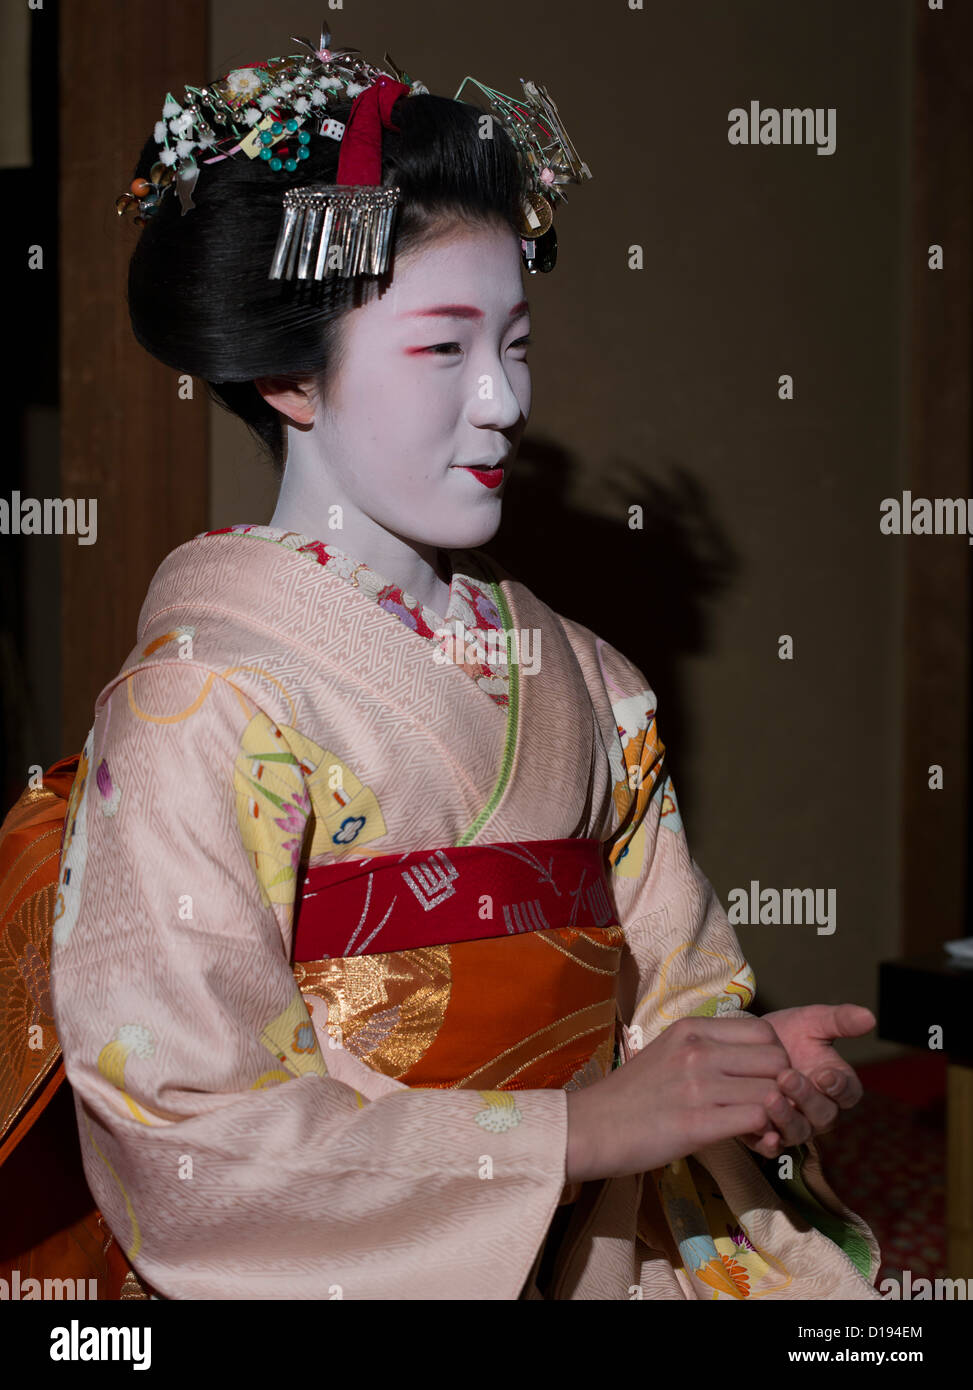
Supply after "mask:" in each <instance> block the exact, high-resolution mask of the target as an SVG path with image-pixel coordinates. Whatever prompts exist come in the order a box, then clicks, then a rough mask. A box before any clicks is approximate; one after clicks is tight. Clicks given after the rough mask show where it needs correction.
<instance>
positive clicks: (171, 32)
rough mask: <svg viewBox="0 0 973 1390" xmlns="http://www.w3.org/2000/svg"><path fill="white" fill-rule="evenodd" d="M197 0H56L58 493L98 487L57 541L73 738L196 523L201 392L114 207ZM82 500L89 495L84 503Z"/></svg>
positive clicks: (192, 48) (203, 489)
mask: <svg viewBox="0 0 973 1390" xmlns="http://www.w3.org/2000/svg"><path fill="white" fill-rule="evenodd" d="M208 17H209V5H208V3H203V2H202V0H201V2H200V3H194V4H189V5H187V4H186V3H185V0H152V3H151V4H132V3H131V0H72V3H71V4H70V5H62V6H61V7H60V25H61V29H60V84H61V86H60V92H61V120H60V139H61V167H60V219H59V228H60V238H59V265H60V300H61V321H60V327H61V367H60V373H61V482H60V486H61V496H62V497H65V498H67V497H75V498H81V497H83V498H94V499H95V501H96V503H97V512H96V517H97V540H96V542H95V543H94V544H92V545H78V544H65V545H64V546H63V550H62V558H63V565H62V580H61V604H62V608H61V648H62V687H61V688H62V702H61V708H62V738H63V750H64V752H65V753H69V752H73V751H75V750H77V749H78V748H80V746H81V744H82V742H83V739H84V735H85V732H86V730H87V729H88V726H89V725H90V723H91V720H92V712H93V705H94V701H95V699H96V697H97V695H98V692H99V691H100V690H101V688H102V687H103V686H104V685H105V683H106V682H107V681H108V680H110V679H111V677H112V676H113V675H114V674H115V672H116V671H117V670H118V668H119V666H120V665H121V663H122V661H123V660H124V659H125V657H126V656H127V655H128V653H129V651H130V650H131V649H132V647H133V646H134V645H135V638H136V623H137V619H138V614H139V609H140V607H141V604H142V600H143V598H144V597H145V591H146V588H147V586H148V583H149V580H150V579H151V577H152V574H153V572H154V570H155V569H156V567H157V566H158V564H159V562H160V561H161V560H162V559H163V558H164V556H165V555H166V554H167V553H168V551H170V550H172V549H173V548H174V547H175V546H177V545H179V544H181V543H182V542H183V541H186V540H189V539H190V537H192V536H193V535H194V534H195V533H196V532H197V531H202V530H204V529H205V527H206V525H207V519H208V497H209V481H208V474H209V458H208V403H207V400H206V396H205V390H204V389H203V388H201V386H200V384H199V383H198V382H197V383H195V384H194V388H195V389H194V393H195V399H192V400H181V399H179V397H178V394H177V382H178V378H177V374H176V373H175V372H174V371H172V370H170V369H169V368H166V367H163V366H162V365H161V364H160V363H158V362H156V361H155V360H154V359H153V358H151V357H149V355H148V354H147V353H146V352H145V351H144V350H143V349H142V348H141V347H139V345H138V344H137V343H136V341H135V338H134V336H133V334H132V331H131V327H130V324H129V318H128V309H127V304H126V280H127V267H128V258H129V256H130V254H131V250H132V247H133V246H134V244H135V239H136V238H137V236H138V229H137V228H136V227H135V226H134V225H133V224H132V223H131V221H130V219H129V218H124V219H119V217H118V216H117V214H116V212H115V208H114V202H115V198H116V197H117V195H118V194H119V193H122V192H125V191H126V190H127V188H128V185H129V182H130V181H131V178H132V173H133V170H134V166H135V163H136V160H137V159H138V156H139V154H140V152H141V148H142V145H143V144H144V142H145V140H146V139H147V138H148V137H149V136H150V135H151V134H152V130H153V127H154V125H155V123H156V121H157V120H159V119H160V117H161V115H162V105H163V102H164V100H165V96H166V92H167V91H169V90H172V91H173V92H174V93H175V92H176V91H177V90H178V92H179V93H180V94H181V91H182V87H183V86H184V85H185V84H186V83H187V82H189V83H192V84H194V85H202V84H203V83H205V82H206V81H207V80H208V79H209V78H211V77H212V74H211V73H210V72H209V71H208V53H207V35H208ZM89 505H90V504H89Z"/></svg>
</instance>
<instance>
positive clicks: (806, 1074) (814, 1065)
mask: <svg viewBox="0 0 973 1390" xmlns="http://www.w3.org/2000/svg"><path fill="white" fill-rule="evenodd" d="M763 1021H764V1022H765V1023H769V1024H770V1026H771V1027H772V1028H773V1030H774V1032H775V1033H776V1034H777V1037H778V1038H779V1039H780V1042H781V1044H782V1045H783V1047H784V1050H785V1052H786V1053H787V1056H788V1059H789V1060H790V1064H791V1067H792V1068H793V1071H791V1072H783V1073H782V1074H781V1076H780V1077H779V1078H778V1083H777V1084H778V1086H779V1088H780V1089H781V1090H782V1091H783V1093H784V1095H785V1097H786V1098H787V1100H788V1101H789V1102H790V1103H791V1104H792V1105H793V1106H794V1108H795V1109H796V1110H799V1111H800V1112H801V1113H802V1114H803V1115H804V1117H805V1119H806V1120H807V1122H808V1124H809V1125H810V1128H811V1135H812V1136H813V1135H816V1134H827V1133H829V1132H830V1131H831V1130H832V1129H833V1128H834V1122H835V1120H836V1119H837V1116H838V1111H839V1110H850V1109H851V1107H852V1106H853V1105H857V1104H858V1102H859V1101H860V1100H861V1098H862V1084H861V1082H860V1081H859V1080H858V1077H857V1076H856V1074H855V1072H854V1069H853V1068H852V1067H850V1066H849V1065H848V1063H847V1062H846V1061H845V1060H844V1059H843V1058H842V1057H840V1056H839V1055H838V1053H837V1052H836V1051H835V1049H834V1047H833V1046H832V1043H833V1041H834V1039H835V1038H859V1037H861V1036H862V1034H864V1033H868V1032H871V1030H872V1029H873V1028H874V1027H875V1022H876V1020H875V1015H874V1014H873V1013H872V1012H871V1010H870V1009H866V1008H864V1007H863V1006H862V1005H861V1004H806V1005H804V1006H802V1007H801V1008H797V1009H778V1010H777V1011H776V1012H774V1013H770V1014H764V1015H763Z"/></svg>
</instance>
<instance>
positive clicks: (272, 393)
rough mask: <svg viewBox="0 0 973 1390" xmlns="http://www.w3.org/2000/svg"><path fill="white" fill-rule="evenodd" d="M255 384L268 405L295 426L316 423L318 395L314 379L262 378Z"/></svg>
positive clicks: (258, 378) (257, 379)
mask: <svg viewBox="0 0 973 1390" xmlns="http://www.w3.org/2000/svg"><path fill="white" fill-rule="evenodd" d="M253 384H254V386H255V387H256V388H257V390H258V391H259V392H260V394H261V396H263V398H264V400H265V401H266V402H267V404H268V405H270V406H273V408H274V409H275V410H279V411H280V413H281V415H284V416H286V418H287V419H288V420H291V421H292V422H293V423H294V424H295V425H311V424H313V423H314V412H315V410H316V409H317V404H318V393H317V389H316V386H315V381H314V378H313V377H306V378H302V379H296V378H294V377H287V376H261V377H257V378H256V380H255V381H254V383H253Z"/></svg>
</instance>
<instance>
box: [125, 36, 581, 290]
mask: <svg viewBox="0 0 973 1390" xmlns="http://www.w3.org/2000/svg"><path fill="white" fill-rule="evenodd" d="M291 37H292V41H293V42H294V43H296V44H299V45H300V46H301V47H302V49H304V50H305V51H304V52H303V53H299V54H291V55H290V56H288V57H283V58H268V59H267V60H266V61H264V62H261V63H252V64H250V65H249V66H248V67H242V68H234V69H233V71H232V72H229V73H227V75H226V76H225V77H222V78H220V79H219V80H218V81H216V82H212V83H210V84H209V86H207V87H190V86H187V87H185V88H184V90H183V97H182V101H181V102H180V101H178V100H177V99H176V98H175V97H174V96H173V95H172V93H171V92H169V93H167V94H166V100H165V103H164V105H163V108H162V119H161V120H160V121H157V122H156V126H155V140H156V144H157V145H158V159H157V160H156V161H155V163H154V164H153V165H152V167H151V169H150V172H149V178H148V179H143V178H137V179H134V180H133V181H132V183H131V185H130V187H129V189H128V191H127V192H126V193H123V194H121V195H120V196H119V197H118V198H117V199H116V200H115V208H116V211H117V212H118V214H119V216H122V215H124V214H125V213H128V212H135V213H136V216H135V221H136V223H138V224H139V225H140V226H144V224H145V222H146V220H147V219H148V218H149V217H151V216H152V215H153V214H154V213H155V212H156V211H157V209H158V207H159V205H160V203H161V201H162V198H163V197H164V195H165V193H166V191H167V189H168V188H170V187H173V186H174V187H175V189H176V192H177V194H178V196H179V201H180V204H181V208H182V214H183V216H185V215H186V213H188V212H191V211H192V210H193V208H194V207H195V203H194V202H193V190H194V189H195V187H196V183H197V180H198V178H199V174H200V168H201V166H202V167H203V168H205V167H206V166H208V165H211V164H218V163H220V162H221V161H222V160H225V159H234V158H245V159H259V160H260V161H261V163H262V164H264V165H266V167H267V169H268V173H271V174H274V173H279V172H281V171H283V172H284V173H286V174H293V173H295V172H297V170H298V169H299V168H300V166H301V163H302V161H303V160H305V159H307V158H308V156H309V155H310V152H311V141H312V138H314V137H325V138H329V139H333V140H336V141H339V142H340V143H341V152H340V155H339V159H338V172H337V175H336V181H335V183H333V184H305V185H301V186H300V187H297V188H290V189H287V190H286V191H285V192H284V195H283V200H282V217H281V224H280V230H279V233H278V237H277V243H276V246H275V248H274V254H273V257H272V261H271V265H270V268H269V271H268V275H269V278H270V279H272V280H297V281H309V280H321V279H323V278H324V277H325V276H330V275H338V276H343V277H351V276H355V275H380V274H382V273H383V272H384V271H385V270H386V269H387V268H388V262H389V255H390V251H391V245H392V232H393V225H394V219H395V213H396V208H397V205H398V201H399V197H400V190H399V189H398V188H395V187H393V188H383V187H382V186H381V184H382V132H383V130H387V129H391V130H395V129H397V127H396V126H394V125H393V124H392V120H391V112H392V108H393V106H394V105H395V103H396V102H397V101H398V100H399V98H400V97H403V96H411V95H414V94H421V93H426V92H428V90H429V89H428V88H427V87H426V86H425V84H424V83H422V82H417V81H414V80H413V79H412V78H410V77H409V75H408V73H406V72H404V71H401V70H400V69H399V68H398V67H397V66H396V64H395V63H394V62H393V61H392V59H391V58H390V57H389V55H388V53H386V54H385V57H384V59H383V64H382V65H381V66H377V65H375V64H373V63H369V62H368V61H367V60H366V59H365V58H364V57H363V56H362V54H361V53H360V52H359V50H358V49H355V48H331V46H330V45H331V35H330V33H329V32H328V30H327V28H326V27H325V26H324V25H322V28H321V36H320V40H319V42H318V44H317V46H316V47H315V45H314V44H312V43H311V41H310V39H306V38H302V37H300V36H299V35H292V36H291ZM468 82H470V83H473V84H474V85H475V86H476V87H478V88H479V89H480V91H481V92H483V93H484V94H485V95H486V97H487V99H488V100H489V103H490V107H491V112H492V117H491V118H492V119H496V120H497V121H499V122H500V124H501V125H502V126H503V128H504V129H505V130H506V132H507V134H508V135H509V136H510V138H511V140H512V142H513V145H514V148H515V150H516V153H517V156H518V159H519V161H520V164H521V167H522V169H523V171H524V175H525V195H524V201H523V206H522V220H521V226H520V229H519V230H520V234H521V251H522V254H523V257H524V261H525V264H526V266H527V269H528V270H529V271H530V273H531V274H534V273H535V272H536V271H538V270H541V271H549V270H552V269H553V267H554V264H555V261H556V258H557V238H556V235H555V232H554V227H553V218H554V207H555V205H556V203H557V201H559V200H560V199H563V198H565V194H564V193H563V192H562V191H561V185H563V184H566V183H580V182H582V180H584V179H588V178H590V177H591V173H590V171H589V169H588V166H587V165H586V164H585V163H583V162H582V161H581V160H580V159H579V158H578V155H577V151H576V150H575V148H574V145H573V144H572V143H571V140H570V139H569V137H568V135H567V132H566V131H565V129H564V125H563V122H562V121H561V118H560V114H559V112H558V110H557V107H556V105H555V104H554V101H553V99H552V98H551V97H550V95H549V93H548V92H547V89H546V88H545V87H542V86H541V85H540V84H539V83H535V82H532V81H529V80H526V79H524V78H521V86H522V87H523V89H524V98H523V99H521V98H514V97H510V96H507V95H505V94H504V93H503V92H498V91H495V90H494V89H493V88H492V87H488V86H486V85H485V84H484V83H482V82H479V81H477V79H476V78H473V77H465V78H464V79H463V82H462V83H461V84H460V87H459V90H458V91H457V93H456V96H455V98H454V100H457V101H458V100H459V95H460V92H461V91H462V90H463V87H464V86H465V85H466V83H468ZM349 100H350V101H351V109H350V111H349V112H348V115H347V119H346V120H345V121H344V122H342V121H340V120H338V119H336V118H335V117H334V116H333V115H332V114H331V112H330V111H329V109H328V108H329V107H334V106H336V105H337V104H338V103H345V104H347V102H348V101H349ZM486 114H487V113H484V116H486Z"/></svg>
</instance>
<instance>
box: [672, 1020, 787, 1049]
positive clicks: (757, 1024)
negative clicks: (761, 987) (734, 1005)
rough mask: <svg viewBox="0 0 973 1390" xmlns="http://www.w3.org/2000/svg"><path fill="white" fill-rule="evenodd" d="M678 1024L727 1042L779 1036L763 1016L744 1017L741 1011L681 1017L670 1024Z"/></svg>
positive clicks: (701, 1035)
mask: <svg viewBox="0 0 973 1390" xmlns="http://www.w3.org/2000/svg"><path fill="white" fill-rule="evenodd" d="M676 1026H678V1027H679V1028H680V1029H681V1031H683V1032H684V1033H688V1032H692V1033H695V1034H696V1036H697V1037H699V1038H707V1039H709V1040H712V1041H715V1042H726V1043H731V1044H733V1043H744V1042H746V1043H765V1044H766V1043H770V1044H772V1043H773V1042H774V1041H775V1040H776V1037H777V1034H776V1033H775V1032H774V1030H773V1027H772V1026H771V1024H769V1023H765V1022H764V1020H763V1019H762V1018H744V1017H743V1016H742V1015H741V1014H739V1013H732V1014H721V1015H720V1017H719V1018H681V1019H677V1020H676V1022H675V1023H672V1024H670V1025H669V1027H670V1028H675V1027H676Z"/></svg>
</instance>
